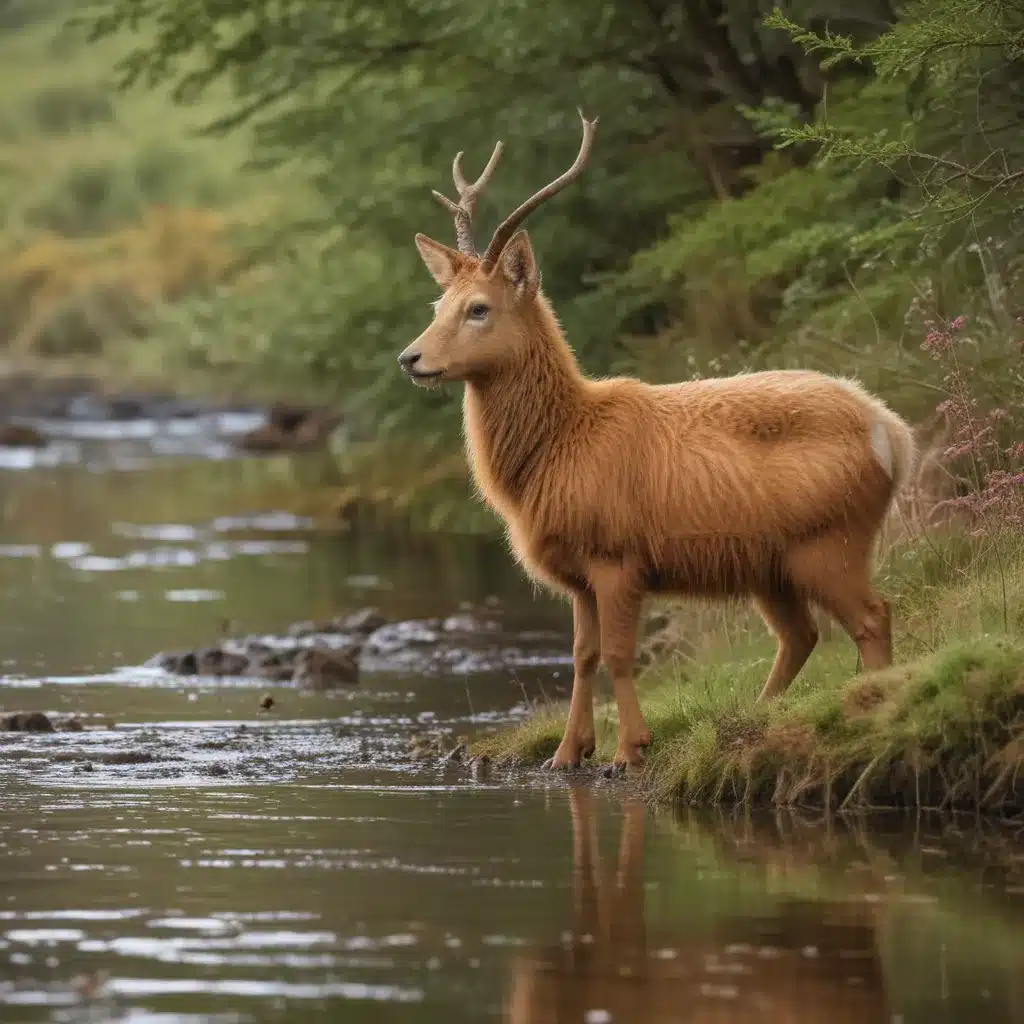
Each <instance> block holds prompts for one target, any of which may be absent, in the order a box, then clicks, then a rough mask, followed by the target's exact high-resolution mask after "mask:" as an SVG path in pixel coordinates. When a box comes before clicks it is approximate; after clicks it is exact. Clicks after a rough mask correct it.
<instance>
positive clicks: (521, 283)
mask: <svg viewBox="0 0 1024 1024" xmlns="http://www.w3.org/2000/svg"><path fill="white" fill-rule="evenodd" d="M496 270H498V272H499V273H501V275H502V276H503V277H504V278H505V280H506V281H508V283H509V284H510V285H512V287H513V288H514V289H515V292H516V295H517V296H518V297H520V298H533V296H534V295H536V294H537V290H538V289H539V288H540V270H539V269H538V268H537V259H536V257H535V256H534V255H533V246H532V245H530V238H529V236H528V235H527V233H526V232H525V231H517V232H516V233H515V234H514V235H513V236H512V237H511V238H510V239H509V240H508V244H507V245H506V246H505V248H504V249H502V250H501V257H500V258H499V260H498V266H497V268H496Z"/></svg>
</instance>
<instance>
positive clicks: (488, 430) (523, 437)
mask: <svg viewBox="0 0 1024 1024" xmlns="http://www.w3.org/2000/svg"><path fill="white" fill-rule="evenodd" d="M532 313H533V315H532V316H531V322H528V323H527V324H525V325H524V327H525V329H526V330H528V331H529V332H530V344H529V345H527V346H524V349H525V351H524V352H523V355H522V358H521V359H519V360H517V362H516V365H515V366H509V367H507V368H503V369H502V370H500V371H498V372H496V373H494V374H492V375H489V376H487V377H486V378H482V379H479V380H473V381H469V382H468V383H467V384H466V393H465V400H464V404H463V413H464V426H465V432H466V443H467V447H468V449H469V455H470V461H471V463H472V467H473V472H474V476H475V477H476V481H477V484H478V486H479V487H480V488H481V490H482V491H483V492H484V495H485V497H487V498H488V500H490V501H491V502H492V504H497V505H499V506H507V505H508V504H509V503H511V504H512V505H513V506H520V505H521V504H522V502H523V501H524V500H525V498H526V496H527V493H528V491H529V488H530V485H531V483H532V482H533V481H534V480H536V479H537V477H538V475H539V474H540V473H541V472H543V467H544V466H545V464H546V463H547V461H548V459H549V458H550V456H551V453H552V451H553V449H554V448H555V447H556V446H557V445H558V444H559V442H560V441H562V440H563V439H564V438H565V436H566V432H567V431H568V430H569V429H570V428H571V424H572V423H573V421H574V419H575V418H576V415H577V413H578V410H579V408H580V404H581V402H582V400H583V391H584V387H585V381H584V378H583V377H582V375H581V374H580V372H579V369H578V368H577V366H576V361H575V359H574V358H573V354H572V351H571V350H570V349H569V346H568V345H567V344H566V342H565V338H564V337H563V335H562V332H561V329H560V328H559V326H558V322H557V321H556V319H555V317H554V314H553V313H552V312H551V310H550V307H548V305H547V303H546V302H545V301H544V299H543V298H538V300H537V303H536V305H535V308H534V310H533V311H532Z"/></svg>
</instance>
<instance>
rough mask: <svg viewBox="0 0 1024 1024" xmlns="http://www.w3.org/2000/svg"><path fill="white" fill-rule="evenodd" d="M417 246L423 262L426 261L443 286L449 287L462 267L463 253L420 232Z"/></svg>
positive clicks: (436, 279) (433, 275) (435, 278)
mask: <svg viewBox="0 0 1024 1024" xmlns="http://www.w3.org/2000/svg"><path fill="white" fill-rule="evenodd" d="M416 248H417V249H419V251H420V255H421V256H422V257H423V262H424V263H426V265H427V270H429V271H430V274H431V276H432V277H433V278H434V280H435V281H436V282H437V283H438V284H439V285H440V286H441V287H442V288H447V287H448V285H450V284H451V283H452V281H453V280H454V278H455V275H456V274H457V273H458V272H459V271H460V270H461V269H462V263H463V256H462V253H460V252H458V251H457V250H456V249H449V248H448V246H447V245H442V244H441V243H440V242H435V241H434V240H433V239H432V238H427V236H426V235H420V234H418V235H417V236H416Z"/></svg>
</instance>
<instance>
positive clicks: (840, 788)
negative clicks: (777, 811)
mask: <svg viewBox="0 0 1024 1024" xmlns="http://www.w3.org/2000/svg"><path fill="white" fill-rule="evenodd" d="M751 668H752V666H750V665H743V664H728V663H722V664H718V665H714V666H706V667H705V668H704V670H703V671H702V673H701V677H702V678H694V679H690V680H684V681H680V680H679V679H678V678H672V677H671V676H669V678H666V679H664V680H662V681H660V682H658V683H656V684H655V685H654V686H653V687H652V688H651V689H649V690H648V692H647V693H646V697H645V699H644V701H643V703H644V711H645V714H646V716H647V719H648V722H649V724H650V726H651V728H652V731H653V733H654V737H655V739H654V743H653V745H652V746H651V748H650V749H649V751H648V758H647V763H646V765H645V766H644V768H643V769H642V770H641V772H640V774H639V780H638V781H639V783H640V785H641V786H643V787H644V788H645V789H646V790H647V791H649V792H650V793H651V794H652V795H653V796H656V797H658V798H661V799H669V798H679V799H682V800H683V801H686V802H691V803H703V804H717V803H731V802H746V803H750V804H757V805H776V806H780V805H793V804H811V805H818V806H829V807H842V806H848V805H851V804H855V805H863V806H914V807H921V808H953V807H957V808H973V809H982V810H989V811H1009V810H1018V809H1021V808H1024V644H1022V643H1021V642H1019V641H1018V640H1016V639H1015V638H1011V637H1008V636H982V637H978V638H977V639H974V640H959V641H954V642H952V643H950V644H948V645H946V646H945V647H943V648H942V649H940V650H939V651H937V652H936V653H934V654H931V655H928V656H925V657H921V658H917V659H914V660H912V661H909V662H905V663H903V664H898V665H895V666H893V667H892V668H891V669H887V670H885V671H882V672H874V673H864V674H861V675H857V676H854V677H853V678H851V679H848V680H847V681H846V682H845V683H840V684H838V685H836V684H835V683H834V682H833V683H830V682H829V681H826V680H822V681H820V682H819V683H818V685H816V686H807V685H803V686H796V685H794V687H793V689H792V691H791V693H790V694H787V695H786V696H785V697H784V698H783V699H781V700H779V701H777V702H775V703H773V704H771V705H769V706H759V705H755V704H754V703H753V698H754V696H755V695H756V692H757V686H758V685H759V682H760V672H756V673H755V672H753V671H751ZM758 668H760V666H758ZM601 716H602V717H604V718H606V725H610V726H611V728H608V727H606V728H604V729H603V730H601V733H602V735H601V736H600V741H599V746H598V751H597V754H596V757H597V759H598V760H601V759H608V758H610V756H611V755H612V753H613V752H614V748H615V732H614V721H615V720H614V709H613V708H607V707H603V708H602V709H601ZM563 724H564V709H561V708H559V709H555V708H547V709H545V710H543V711H541V712H538V713H537V714H535V715H534V716H532V717H531V718H530V719H529V720H528V721H526V722H524V723H523V724H522V725H521V726H519V727H518V728H516V729H515V730H513V731H510V732H507V733H503V734H498V735H494V736H488V737H486V738H484V739H482V740H480V741H479V742H478V743H477V744H476V745H475V750H474V752H475V753H477V754H487V755H489V756H490V757H492V758H494V759H495V760H496V761H498V762H506V763H508V762H510V761H519V762H524V761H525V762H539V761H540V760H542V759H543V758H546V757H548V756H550V755H551V754H552V753H553V752H554V750H555V748H556V747H557V745H558V741H559V739H560V737H561V730H562V727H563Z"/></svg>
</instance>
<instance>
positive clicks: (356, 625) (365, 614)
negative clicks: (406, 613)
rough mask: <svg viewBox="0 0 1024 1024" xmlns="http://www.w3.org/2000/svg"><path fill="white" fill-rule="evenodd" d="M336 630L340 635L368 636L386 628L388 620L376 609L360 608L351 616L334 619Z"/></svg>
mask: <svg viewBox="0 0 1024 1024" xmlns="http://www.w3.org/2000/svg"><path fill="white" fill-rule="evenodd" d="M334 622H335V623H336V624H337V626H338V630H339V631H340V632H342V633H355V634H356V635H357V636H364V637H365V636H369V635H370V634H371V633H375V632H376V631H377V630H378V629H381V628H382V627H384V626H386V625H387V624H388V620H387V619H386V618H384V616H383V615H381V613H380V612H379V611H377V609H376V608H361V609H360V610H359V611H357V612H353V613H352V614H351V615H345V616H342V617H341V618H338V619H335V620H334Z"/></svg>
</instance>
